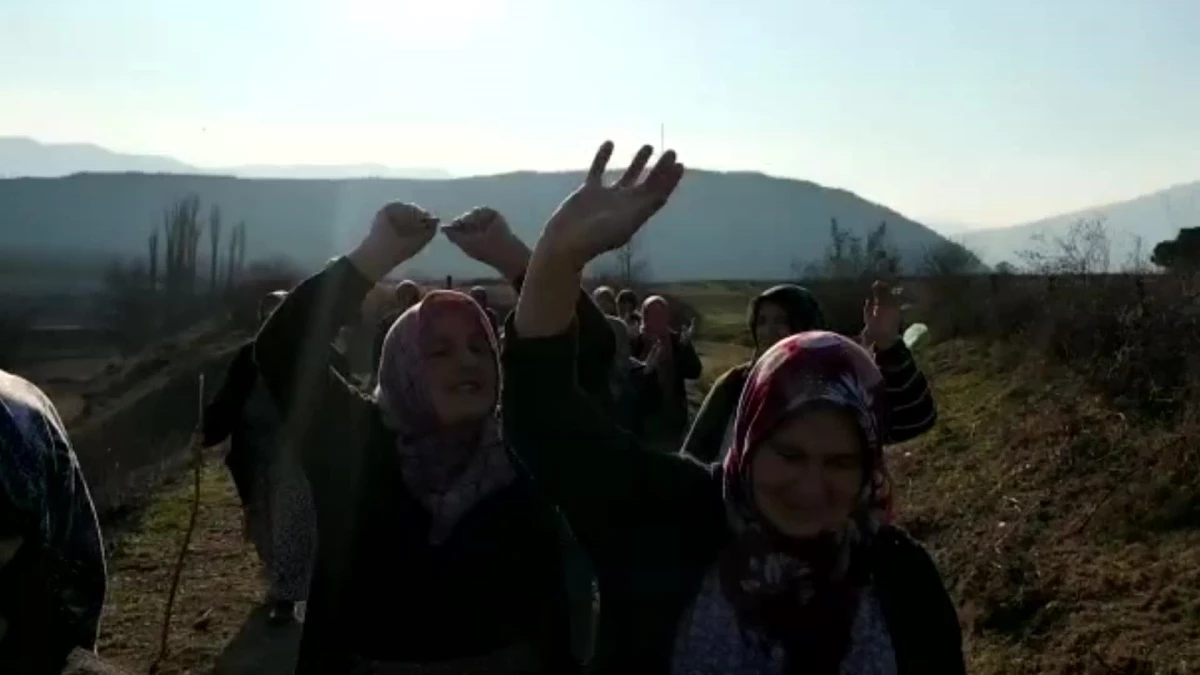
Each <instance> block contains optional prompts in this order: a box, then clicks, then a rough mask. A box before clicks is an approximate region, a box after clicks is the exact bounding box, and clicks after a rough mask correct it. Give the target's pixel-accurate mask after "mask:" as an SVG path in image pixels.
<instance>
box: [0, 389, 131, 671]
mask: <svg viewBox="0 0 1200 675" xmlns="http://www.w3.org/2000/svg"><path fill="white" fill-rule="evenodd" d="M106 586H107V581H106V576H105V564H104V543H103V540H102V538H101V535H100V525H99V523H98V521H97V520H96V511H95V508H94V507H93V505H92V498H91V495H90V493H89V492H88V488H87V483H86V482H85V481H84V478H83V474H82V472H81V471H80V469H79V462H78V460H77V459H76V457H75V453H74V451H73V450H72V449H71V443H70V440H69V439H68V438H67V433H66V429H65V428H64V426H63V423H62V420H61V419H60V418H59V416H58V412H57V411H56V410H55V408H54V404H53V403H51V401H50V399H49V398H47V397H46V395H45V394H44V393H42V391H41V390H40V389H38V388H37V387H35V386H34V385H33V384H31V383H30V382H28V381H26V380H24V379H22V378H20V377H18V376H16V375H12V374H10V373H6V372H4V371H0V673H22V674H25V673H29V674H30V675H43V674H47V673H50V674H54V675H57V673H59V672H60V671H61V670H62V669H63V667H64V664H65V663H66V661H67V656H68V654H69V653H71V651H72V650H75V649H82V650H84V651H88V652H91V651H94V650H95V646H96V636H97V633H98V631H99V625H100V612H101V609H102V608H103V606H104V594H105V590H106Z"/></svg>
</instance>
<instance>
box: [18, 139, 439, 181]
mask: <svg viewBox="0 0 1200 675" xmlns="http://www.w3.org/2000/svg"><path fill="white" fill-rule="evenodd" d="M75 173H186V174H210V175H221V176H237V177H240V178H359V177H367V176H371V177H379V178H449V177H450V174H449V173H448V172H446V171H443V170H441V169H419V168H414V169H397V168H394V167H390V166H384V165H382V164H349V165H312V166H289V165H277V164H254V165H247V166H234V167H221V168H201V167H197V166H191V165H189V164H186V163H184V162H181V161H179V160H177V159H174V158H172V157H163V156H158V155H131V154H128V153H121V152H114V151H112V150H109V149H107V148H102V147H100V146H98V145H92V144H90V143H42V142H39V141H35V140H33V139H31V138H20V137H9V138H4V137H0V178H58V177H61V176H69V175H71V174H75Z"/></svg>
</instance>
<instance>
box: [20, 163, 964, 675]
mask: <svg viewBox="0 0 1200 675" xmlns="http://www.w3.org/2000/svg"><path fill="white" fill-rule="evenodd" d="M612 150H613V148H612V145H611V144H610V143H605V144H604V145H602V146H601V147H600V149H599V151H598V152H597V154H596V156H595V158H594V159H593V162H592V165H591V168H590V170H589V171H588V173H587V175H586V178H585V180H584V182H583V184H582V185H580V186H579V187H578V188H577V189H576V190H575V191H573V192H572V193H571V194H569V195H567V196H566V197H565V199H564V201H563V202H562V203H561V205H560V206H559V207H558V209H557V210H556V211H555V212H554V214H553V215H552V216H551V217H550V218H549V220H548V221H547V223H546V224H545V227H544V228H543V231H542V234H541V236H540V238H539V239H538V241H537V242H536V245H535V246H534V247H533V249H532V250H531V249H530V248H529V247H528V246H526V245H525V244H524V243H523V242H521V241H520V239H518V238H517V237H516V236H515V235H514V234H513V233H512V231H511V229H510V228H509V227H508V225H507V223H506V222H505V220H504V217H503V216H502V215H501V214H499V213H498V212H496V211H495V210H493V209H490V208H477V209H473V210H472V211H470V212H468V213H466V214H463V215H462V216H459V217H458V218H456V219H454V220H453V221H451V222H450V223H448V224H444V225H443V224H440V222H439V219H438V218H437V217H436V216H435V215H433V214H431V213H428V212H427V211H425V210H424V209H422V208H420V207H419V206H416V205H413V204H407V203H391V204H388V205H386V206H384V207H383V208H381V209H380V210H379V212H378V213H377V214H376V216H375V218H374V221H373V222H372V224H371V226H370V228H369V230H368V232H367V234H366V236H365V237H364V239H363V240H362V242H361V243H360V244H359V245H358V246H357V247H356V248H354V249H353V250H352V251H350V252H348V253H347V254H346V255H344V256H341V257H338V258H336V259H334V260H333V261H331V262H330V263H329V264H328V265H327V266H326V267H325V268H324V269H322V270H321V271H320V272H318V273H317V274H315V275H313V276H312V277H310V278H308V279H306V280H304V281H303V282H301V283H300V284H299V285H298V286H296V287H295V288H294V289H290V290H288V291H286V292H283V291H281V292H279V293H274V294H272V295H271V296H269V297H268V298H266V299H264V301H263V305H262V307H261V308H260V319H261V327H260V329H259V331H258V333H257V335H256V337H255V338H254V339H253V340H252V341H251V342H250V343H248V344H247V345H246V346H245V347H244V348H242V349H241V350H240V351H239V352H238V353H237V355H236V357H235V358H234V359H233V361H232V364H231V365H230V367H229V370H228V374H227V376H226V378H225V381H224V383H223V385H222V387H221V388H220V390H219V391H218V393H217V395H216V396H215V397H214V398H213V400H212V401H211V402H210V403H209V405H208V408H207V410H206V414H205V418H204V426H203V429H202V432H203V433H202V437H203V443H204V444H205V445H208V446H215V445H219V444H221V443H224V442H226V441H228V451H227V453H226V464H227V466H228V468H229V471H230V474H231V475H232V477H233V481H234V483H235V485H236V487H237V491H238V495H239V497H240V498H241V500H242V503H243V507H244V510H245V514H246V531H247V534H248V536H249V538H250V539H251V541H253V543H254V545H255V547H256V550H257V551H258V553H259V555H260V557H261V558H262V560H263V563H264V568H265V570H266V572H267V579H268V590H267V594H266V598H265V602H266V604H267V605H268V606H269V608H270V618H271V621H272V622H274V623H280V624H282V623H291V622H296V621H302V623H303V629H302V633H301V640H300V645H299V648H298V649H299V654H298V660H297V663H298V665H297V672H298V673H321V674H328V673H348V674H349V673H355V674H357V673H380V674H387V673H417V672H419V673H465V674H470V673H573V672H597V673H631V672H637V673H642V672H645V673H664V674H665V673H673V674H682V673H689V674H707V673H714V674H715V673H756V674H757V673H762V674H767V673H772V674H773V673H781V674H782V673H818V674H820V673H830V674H832V673H846V674H872V675H874V674H878V675H885V674H886V675H891V674H898V675H909V674H915V673H930V674H933V673H937V674H953V673H962V672H964V670H965V667H964V661H963V654H962V641H961V634H960V628H959V623H958V619H957V616H956V613H955V608H954V606H953V603H952V602H951V600H950V598H949V595H948V594H947V592H946V589H945V588H944V585H943V583H942V581H941V578H940V576H939V573H938V571H937V569H936V567H935V566H934V564H933V562H932V560H931V558H930V557H929V555H928V554H927V553H926V552H925V551H924V549H923V548H922V547H921V546H920V545H919V544H918V543H916V542H915V541H914V540H913V539H911V538H910V537H909V536H907V535H906V534H905V533H904V531H903V530H901V529H899V528H898V527H896V526H895V524H894V521H895V518H896V505H895V500H894V495H893V492H892V486H891V483H890V480H889V477H888V471H887V466H886V460H885V453H884V446H885V445H888V444H891V443H898V442H902V441H905V440H908V439H911V438H913V437H915V436H917V435H919V434H921V433H923V432H925V431H927V430H928V429H930V428H931V427H932V426H933V425H934V423H935V421H936V408H935V405H934V401H933V399H932V396H931V394H930V392H929V389H928V386H927V383H926V381H925V378H924V376H923V375H922V373H921V372H920V370H919V369H918V367H917V365H916V362H915V361H914V359H913V357H912V354H911V353H910V352H909V350H908V348H907V347H906V346H905V344H904V342H903V340H901V339H900V334H901V326H902V319H901V316H900V309H899V307H898V306H897V304H896V302H895V301H894V299H893V296H892V295H891V294H890V293H888V292H887V289H886V287H885V286H883V285H878V286H877V287H876V289H875V292H873V294H872V297H870V298H868V299H867V301H866V304H865V306H864V312H863V317H864V324H863V329H862V332H861V333H859V334H857V335H855V336H853V337H847V336H843V335H840V334H837V333H833V332H829V331H828V330H827V326H826V325H825V322H824V318H823V313H822V310H821V305H820V302H819V300H818V299H817V298H816V297H814V296H813V295H812V294H811V293H809V292H808V291H807V290H805V289H804V288H801V287H799V286H793V285H784V286H776V287H774V288H771V289H769V290H768V291H766V292H764V293H763V294H761V295H760V296H758V297H757V298H755V299H754V300H753V301H752V302H751V303H750V307H749V308H748V330H749V334H750V336H751V338H752V341H753V344H754V351H753V355H752V357H751V358H750V360H749V361H747V362H746V363H744V364H741V365H739V366H737V367H735V368H733V369H731V370H729V371H728V372H726V373H724V374H723V375H721V376H720V377H719V378H718V379H717V380H716V382H715V384H714V385H713V386H712V387H711V388H710V390H709V392H708V395H707V398H706V399H705V401H704V403H703V405H702V406H701V407H700V409H699V412H698V413H697V414H696V415H695V418H694V419H690V417H691V416H690V415H689V406H688V400H687V388H686V382H687V381H689V380H695V379H697V378H698V377H699V376H700V373H701V362H700V359H699V357H698V355H697V352H696V349H695V347H694V345H693V343H692V337H693V332H694V331H695V321H694V320H689V321H687V322H681V321H679V320H673V318H672V308H671V306H670V303H669V301H668V300H667V299H666V298H664V297H662V296H658V295H651V296H649V297H646V298H645V299H644V300H642V299H639V298H638V296H637V295H636V294H635V293H634V292H633V291H632V290H629V289H624V290H621V291H619V292H617V291H616V290H614V289H613V288H610V287H605V286H601V287H599V288H596V289H595V290H594V291H592V292H591V293H589V292H587V291H586V290H584V287H583V279H582V274H583V269H584V267H585V266H586V265H587V264H588V263H589V262H591V261H592V260H594V259H595V258H597V257H598V256H600V255H602V254H604V253H606V252H608V251H611V250H614V249H616V248H619V247H620V246H621V245H623V244H624V243H626V242H627V241H629V239H630V238H631V237H632V236H633V235H634V234H635V233H636V232H637V231H638V230H639V229H640V228H641V227H642V226H643V225H645V224H646V223H647V221H649V220H650V219H651V218H652V216H653V215H654V214H655V213H656V212H657V211H658V210H659V209H660V208H662V207H663V205H664V204H666V203H667V201H668V199H669V198H670V196H671V194H672V192H673V191H674V189H675V188H676V186H677V185H678V184H679V182H680V180H681V178H682V176H683V172H684V169H683V166H682V165H681V164H680V163H679V162H678V161H677V159H676V156H675V153H674V152H671V151H668V152H665V153H663V154H662V155H660V157H659V158H658V160H657V162H656V163H655V164H654V166H653V167H652V168H649V170H647V166H648V164H649V160H650V158H651V156H652V150H651V149H650V148H649V147H648V146H647V147H643V148H642V149H641V150H639V151H638V153H637V154H636V155H635V157H634V158H633V161H632V162H631V164H630V165H629V167H628V168H627V169H626V170H625V172H624V173H623V174H622V176H621V177H620V178H619V179H618V180H617V181H616V182H615V183H612V184H605V182H604V180H603V177H604V174H605V171H606V169H607V165H608V161H609V158H610V156H611V154H612ZM439 233H441V234H443V235H444V236H446V237H447V238H448V239H449V240H450V241H451V242H452V243H454V244H455V245H456V246H457V247H458V248H459V249H461V250H462V252H463V253H464V254H466V255H467V256H469V257H470V258H473V259H475V260H477V261H480V262H482V263H484V264H486V265H488V266H489V267H491V268H492V269H493V270H495V271H496V273H498V274H499V275H500V276H501V277H502V278H503V279H505V280H506V282H507V283H509V284H511V285H512V287H513V289H514V291H515V292H516V294H517V303H516V307H515V309H514V310H513V311H512V312H510V313H509V314H508V316H507V317H506V318H505V319H503V320H501V319H500V317H499V315H498V314H497V312H496V311H495V309H494V308H492V307H491V306H490V303H489V301H488V296H487V292H486V290H485V289H483V288H473V289H471V291H470V293H460V292H457V291H453V290H444V289H438V290H428V291H424V290H423V289H421V288H420V287H419V286H418V285H417V284H415V283H413V282H410V281H405V282H403V283H401V284H400V285H399V286H398V287H397V289H396V293H395V300H396V303H397V306H396V307H395V311H394V312H393V313H390V314H388V315H387V316H386V317H385V318H384V320H383V322H382V323H381V324H380V328H379V330H378V335H377V337H376V338H375V340H374V346H375V349H374V359H373V361H374V362H373V371H374V372H373V374H372V376H371V377H370V379H369V381H368V382H367V384H366V386H364V385H363V383H362V382H360V381H359V380H358V379H357V378H354V377H352V376H351V375H350V367H349V365H348V363H347V362H346V359H345V355H344V353H343V350H342V348H340V347H339V343H340V342H342V338H340V337H339V336H342V335H344V331H345V327H346V326H347V325H348V324H350V323H351V322H352V321H354V320H355V319H356V318H357V317H358V315H359V312H360V306H361V305H362V303H363V300H364V298H365V297H366V296H367V294H368V292H370V291H371V290H372V289H373V288H375V287H376V285H377V284H378V283H380V281H381V280H382V279H384V277H385V276H387V275H388V274H389V273H391V272H392V271H393V270H395V269H396V268H397V267H399V266H400V265H402V264H403V263H404V262H405V261H407V260H409V259H411V258H412V257H413V256H415V255H417V254H418V253H419V252H420V251H421V250H422V249H423V248H424V247H425V246H426V245H427V244H428V243H429V242H430V241H431V240H432V239H433V238H434V237H435V236H437V235H438V234H439ZM5 377H6V378H7V379H3V380H0V392H2V394H0V396H2V397H0V403H2V407H0V451H2V452H3V453H4V456H5V467H6V469H5V471H4V473H0V500H2V501H0V672H29V673H57V672H59V671H60V670H61V667H62V664H63V663H64V662H65V660H66V659H67V658H68V655H69V654H70V653H71V652H72V651H73V650H75V651H79V650H82V651H85V652H87V651H90V650H93V649H94V646H95V640H96V634H97V630H98V620H99V611H100V608H101V607H102V605H103V598H104V583H105V582H104V578H105V576H104V557H103V550H102V547H101V544H100V535H99V529H98V525H97V522H96V517H95V513H94V510H93V509H92V506H91V502H90V499H89V498H88V492H87V486H86V484H85V483H84V482H83V479H82V477H81V476H80V474H79V468H78V464H77V462H76V461H75V459H74V456H73V454H72V453H71V451H70V447H69V444H68V443H67V440H66V435H65V432H64V431H63V429H62V425H61V423H58V421H57V417H56V415H55V414H54V412H53V408H52V406H50V405H49V402H48V401H47V400H46V399H45V397H44V396H41V395H40V393H39V392H37V391H36V389H34V388H32V386H31V385H29V384H28V383H26V382H24V381H22V380H19V378H15V377H9V376H5ZM10 458H12V459H10ZM14 462H15V465H16V466H19V467H22V469H23V471H24V472H25V473H15V474H10V472H9V471H8V469H7V467H8V466H9V465H10V464H12V463H14ZM14 551H15V555H14ZM301 602H302V603H304V612H303V616H302V617H299V616H298V614H297V611H296V610H297V604H298V603H301ZM34 635H41V636H46V635H49V636H50V638H44V639H41V640H35V639H31V638H30V637H29V636H34ZM10 666H19V668H17V669H11V670H10Z"/></svg>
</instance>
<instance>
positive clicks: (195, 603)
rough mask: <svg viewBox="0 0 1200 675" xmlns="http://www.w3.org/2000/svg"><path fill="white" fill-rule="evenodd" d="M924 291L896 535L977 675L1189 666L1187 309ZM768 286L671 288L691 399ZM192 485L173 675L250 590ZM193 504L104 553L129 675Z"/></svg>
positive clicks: (151, 636)
mask: <svg viewBox="0 0 1200 675" xmlns="http://www.w3.org/2000/svg"><path fill="white" fill-rule="evenodd" d="M935 282H936V280H935ZM935 282H929V283H926V284H924V285H914V284H908V286H909V287H910V288H911V290H912V292H913V293H914V294H916V295H918V297H919V298H920V303H921V304H920V307H919V308H918V311H919V318H920V319H921V320H923V321H926V322H927V323H929V325H930V328H931V335H932V336H933V340H934V342H933V343H931V344H930V345H926V346H923V347H922V348H921V350H919V354H918V358H919V360H920V361H921V362H922V364H923V366H924V367H925V369H926V371H927V373H928V375H929V377H930V380H931V382H932V384H933V387H934V389H935V394H936V396H937V399H938V402H939V408H940V413H941V419H940V422H939V424H938V426H937V427H936V428H935V429H934V430H933V431H932V432H931V433H929V434H928V435H926V436H925V437H924V438H921V439H918V440H917V441H914V442H912V443H910V444H907V445H905V446H901V447H897V448H894V449H892V450H891V457H890V461H891V466H892V469H893V472H894V474H895V478H896V482H897V486H898V492H899V499H900V504H899V507H900V513H901V519H902V524H903V525H904V526H906V527H908V528H909V529H910V530H911V531H912V532H913V533H914V534H915V535H916V536H917V537H918V538H920V539H921V540H922V541H923V542H925V544H926V545H927V546H928V547H929V548H930V550H931V551H932V553H933V554H934V556H935V558H936V559H937V561H938V564H939V566H940V568H941V570H942V572H943V575H944V577H945V579H946V582H947V585H948V587H949V588H950V590H951V593H952V595H953V597H954V598H955V601H956V603H957V604H958V607H959V610H960V616H961V619H962V622H963V627H964V635H965V636H966V647H967V650H968V656H969V662H970V670H971V672H973V673H982V674H983V675H989V674H993V673H995V674H998V673H1052V674H1063V675H1066V674H1068V673H1069V674H1076V673H1097V674H1102V673H1125V674H1141V673H1146V674H1150V673H1177V674H1180V675H1184V674H1188V673H1196V672H1198V671H1200V479H1198V478H1197V477H1198V476H1200V443H1198V442H1197V441H1200V406H1197V405H1196V404H1195V400H1196V399H1195V398H1192V399H1189V398H1188V395H1189V392H1192V391H1194V389H1192V386H1193V383H1196V382H1200V368H1197V366H1196V362H1195V359H1194V357H1192V355H1193V354H1196V353H1200V349H1198V347H1200V343H1198V338H1197V335H1200V332H1197V331H1195V328H1196V326H1195V324H1194V323H1189V321H1193V320H1194V319H1195V315H1194V314H1191V315H1189V314H1187V312H1186V311H1181V310H1187V307H1189V305H1187V304H1186V303H1187V302H1189V301H1190V300H1189V298H1190V297H1191V296H1190V295H1189V294H1188V292H1187V291H1186V289H1182V290H1181V289H1178V288H1176V289H1174V290H1173V289H1172V288H1171V284H1170V283H1167V282H1162V281H1160V285H1161V286H1162V288H1161V289H1160V290H1159V291H1156V294H1151V295H1150V296H1146V295H1139V294H1137V293H1133V294H1130V293H1128V292H1122V291H1119V290H1118V289H1119V288H1125V289H1129V288H1133V287H1134V286H1133V284H1132V282H1131V281H1130V280H1126V281H1125V282H1124V283H1123V284H1122V283H1121V282H1119V281H1118V282H1113V283H1111V284H1109V285H1108V286H1099V285H1096V284H1091V285H1077V286H1076V287H1074V288H1073V289H1072V287H1071V286H1070V285H1069V284H1068V285H1066V286H1065V287H1064V286H1063V285H1061V284H1060V285H1059V287H1058V288H1057V289H1056V290H1055V291H1054V294H1053V295H1051V296H1048V295H1047V293H1046V290H1045V284H1046V282H1045V280H1044V279H1043V280H1040V281H1039V280H1021V281H1020V282H1013V283H1012V285H1011V286H1010V287H1009V290H1008V291H1003V292H997V294H996V295H995V296H984V300H983V301H982V302H980V299H981V297H980V293H985V292H991V291H990V290H986V289H988V288H989V286H986V285H985V286H984V289H985V290H979V289H975V290H974V291H972V290H970V289H971V287H970V286H968V285H965V284H956V283H949V282H945V281H944V280H943V281H942V282H937V283H935ZM978 283H983V284H988V281H987V279H986V278H984V279H983V280H981V281H978ZM759 288H761V285H757V286H756V285H752V284H704V285H697V286H694V287H693V286H686V287H672V288H669V289H666V290H667V291H668V292H669V293H670V294H671V296H673V297H674V298H676V299H678V300H679V301H680V302H681V303H684V304H687V305H688V306H689V308H690V310H693V311H699V313H700V315H701V318H702V320H701V322H700V324H699V326H698V332H697V343H696V345H697V349H698V351H699V352H700V355H701V359H702V360H703V362H704V365H705V375H704V377H703V379H702V381H701V382H700V387H698V389H699V390H702V389H704V388H706V387H707V386H709V385H710V384H711V382H712V380H713V379H715V377H717V376H719V375H720V374H721V373H722V372H724V371H725V370H727V369H728V368H729V367H731V366H733V365H736V364H737V363H740V362H742V361H744V360H745V359H746V358H748V356H749V349H748V347H747V346H746V344H747V339H746V337H747V336H746V335H745V332H746V329H745V324H744V311H745V306H746V303H747V301H748V300H749V298H750V297H752V295H753V294H754V293H755V292H757V290H759ZM963 289H967V290H963ZM1104 289H1107V290H1104ZM814 290H817V292H818V295H819V296H820V297H822V299H823V300H825V301H826V303H827V305H830V304H834V303H838V306H837V307H835V308H834V309H831V310H829V313H830V314H835V315H839V316H840V315H845V316H846V317H848V318H847V321H849V320H850V319H852V318H853V316H854V313H855V312H859V311H860V310H861V297H862V295H861V294H860V293H859V292H858V290H857V287H856V286H855V287H853V288H847V289H843V290H844V292H842V293H840V294H832V295H831V294H830V293H829V292H826V291H825V290H818V289H814ZM1001 290H1002V289H1001ZM978 306H981V307H982V308H983V309H980V308H979V307H978ZM1189 317H1190V318H1189ZM1181 319H1187V320H1181ZM951 336H958V337H955V338H953V339H949V338H951ZM938 340H941V341H940V342H938ZM1189 400H1191V401H1192V403H1190V404H1189V403H1188V401H1189ZM204 476H205V480H204V507H203V510H202V511H201V515H200V521H199V529H198V531H197V535H196V539H195V541H194V545H193V554H192V556H191V557H190V558H189V563H188V566H187V569H186V572H185V574H184V578H183V585H182V590H181V597H180V601H179V604H178V607H179V610H178V612H177V619H176V621H175V624H174V627H173V632H172V635H173V639H172V643H171V644H172V653H173V654H175V656H173V657H172V659H171V660H170V661H169V662H168V664H167V668H166V672H176V673H182V672H206V671H207V670H208V669H210V668H211V666H212V663H213V661H214V659H215V657H216V654H217V651H218V650H219V649H220V648H221V646H222V645H224V644H225V643H226V642H227V641H228V639H229V638H230V637H231V636H232V635H233V633H234V632H235V630H236V628H237V626H238V625H239V624H240V623H241V621H242V620H243V619H244V617H245V615H246V613H247V611H248V610H249V609H250V607H251V606H253V605H254V604H255V602H256V601H257V599H258V597H259V595H260V593H261V591H262V587H261V583H260V582H259V580H258V575H257V570H258V563H257V561H256V559H255V556H254V554H253V552H252V549H251V548H250V546H249V545H248V544H246V543H244V542H243V541H242V539H241V536H240V510H239V507H238V502H237V497H236V495H235V494H234V492H233V489H232V486H231V485H230V483H229V479H228V477H227V474H226V472H225V470H224V467H223V466H221V465H220V463H219V462H218V461H216V460H215V459H213V460H210V462H209V465H208V467H207V469H206V471H205V474H204ZM189 489H190V483H188V484H186V485H185V484H176V485H173V486H171V487H170V488H169V489H168V490H166V491H165V492H164V493H163V495H164V496H163V497H162V498H161V499H160V500H158V501H156V502H155V503H154V504H153V505H152V506H151V507H150V508H149V510H148V511H146V512H145V515H144V516H143V517H142V519H141V521H140V522H139V523H137V524H136V525H134V526H132V527H130V528H128V530H127V533H126V534H123V535H119V536H118V537H117V540H116V549H115V552H114V554H113V558H112V562H111V568H110V573H111V578H112V581H111V587H110V588H111V590H110V598H109V607H108V609H107V613H106V623H105V626H104V628H103V632H104V636H103V640H102V643H101V649H102V653H103V654H104V655H105V656H107V657H109V658H113V659H115V660H116V661H118V662H119V663H121V664H122V665H125V666H127V667H130V668H131V669H133V670H135V671H144V668H145V667H146V665H147V664H148V663H149V661H150V659H151V658H152V655H153V651H154V648H155V646H156V642H157V634H158V626H159V621H160V619H161V611H162V604H163V600H164V596H165V591H166V584H167V582H168V578H169V570H170V566H171V564H172V562H173V560H174V556H175V554H176V552H177V547H178V544H179V536H180V534H181V532H182V529H183V526H184V525H185V523H186V517H187V510H186V505H187V499H188V498H189V496H190V493H189V492H188V490H189ZM206 613H208V615H207V619H206V620H205V621H201V622H200V623H199V626H201V627H197V620H198V619H199V618H201V617H204V616H205V614H206Z"/></svg>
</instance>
